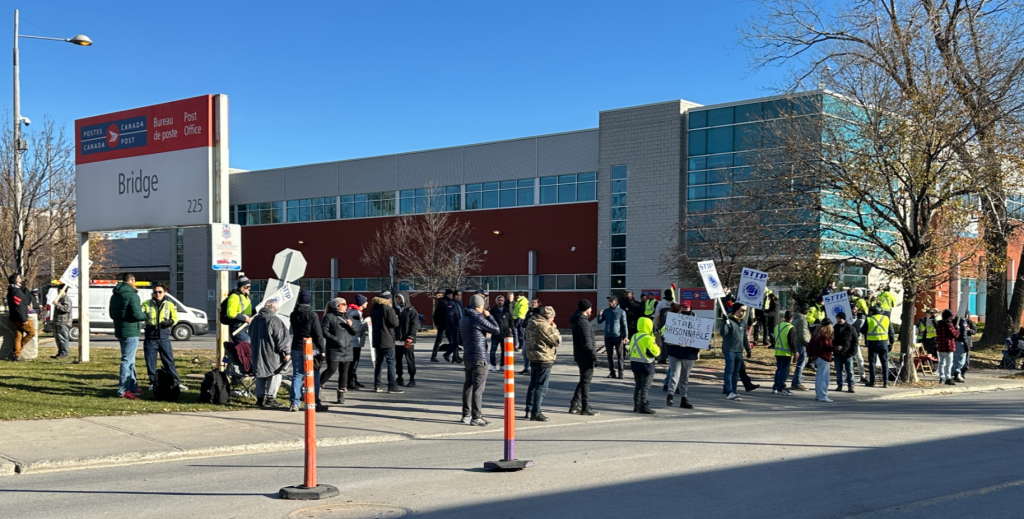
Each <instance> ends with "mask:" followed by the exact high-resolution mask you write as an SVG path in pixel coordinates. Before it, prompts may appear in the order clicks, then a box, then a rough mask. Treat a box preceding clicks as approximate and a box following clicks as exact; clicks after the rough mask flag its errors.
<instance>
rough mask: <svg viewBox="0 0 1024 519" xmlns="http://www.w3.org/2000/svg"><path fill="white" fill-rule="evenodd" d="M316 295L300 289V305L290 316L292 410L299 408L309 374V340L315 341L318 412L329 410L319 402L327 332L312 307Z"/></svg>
mask: <svg viewBox="0 0 1024 519" xmlns="http://www.w3.org/2000/svg"><path fill="white" fill-rule="evenodd" d="M312 303H313V294H312V293H311V292H310V291H309V290H302V291H300V292H299V304H297V305H295V310H292V314H291V315H290V316H289V322H290V323H291V327H292V352H291V357H292V392H291V400H292V404H291V406H290V407H289V408H288V410H289V411H293V412H294V411H298V410H299V403H300V402H301V401H302V387H303V385H304V384H305V377H306V339H312V341H313V357H314V358H313V391H314V393H315V396H316V412H318V413H319V412H322V411H326V410H327V406H325V405H323V404H321V403H320V366H321V364H322V363H323V360H324V333H323V329H322V328H321V325H320V318H319V317H317V315H316V312H314V311H313V308H312V307H311V305H312Z"/></svg>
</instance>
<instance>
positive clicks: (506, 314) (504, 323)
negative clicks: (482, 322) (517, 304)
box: [491, 304, 512, 339]
mask: <svg viewBox="0 0 1024 519" xmlns="http://www.w3.org/2000/svg"><path fill="white" fill-rule="evenodd" d="M491 317H493V318H494V322H496V323H498V330H499V331H498V333H496V334H495V335H494V336H495V337H498V338H500V339H504V338H505V337H511V336H512V310H510V309H509V307H508V304H505V305H502V306H498V305H494V307H493V308H491Z"/></svg>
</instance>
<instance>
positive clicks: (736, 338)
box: [719, 315, 750, 353]
mask: <svg viewBox="0 0 1024 519" xmlns="http://www.w3.org/2000/svg"><path fill="white" fill-rule="evenodd" d="M744 317H745V316H744ZM746 322H747V320H746V318H744V319H743V320H742V321H741V320H737V319H736V317H735V316H733V315H730V316H729V318H728V319H725V320H723V321H722V325H721V326H720V330H719V333H721V334H722V351H723V352H725V351H727V352H733V353H736V352H739V353H742V352H743V351H744V350H747V351H749V350H750V339H749V338H748V337H747V326H746Z"/></svg>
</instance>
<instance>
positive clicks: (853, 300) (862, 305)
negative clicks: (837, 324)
mask: <svg viewBox="0 0 1024 519" xmlns="http://www.w3.org/2000/svg"><path fill="white" fill-rule="evenodd" d="M848 295H849V297H850V306H851V307H852V308H853V309H854V311H855V312H856V313H858V314H860V315H864V316H867V315H868V302H867V301H866V300H865V299H864V298H863V297H857V293H856V292H854V291H853V289H852V288H851V289H850V290H849V292H848ZM851 317H853V316H851Z"/></svg>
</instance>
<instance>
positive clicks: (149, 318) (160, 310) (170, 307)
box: [142, 299, 178, 327]
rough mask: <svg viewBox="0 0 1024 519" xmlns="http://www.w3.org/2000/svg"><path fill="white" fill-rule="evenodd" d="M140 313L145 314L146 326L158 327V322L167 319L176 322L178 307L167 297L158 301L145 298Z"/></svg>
mask: <svg viewBox="0 0 1024 519" xmlns="http://www.w3.org/2000/svg"><path fill="white" fill-rule="evenodd" d="M142 313H144V314H146V326H156V327H159V326H160V323H161V322H162V321H166V320H167V319H170V320H172V321H174V322H175V323H177V322H178V309H177V308H176V307H175V306H174V303H173V302H171V301H168V300H167V299H164V300H163V301H160V302H157V301H155V300H153V299H147V300H146V301H145V302H144V303H142Z"/></svg>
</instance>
